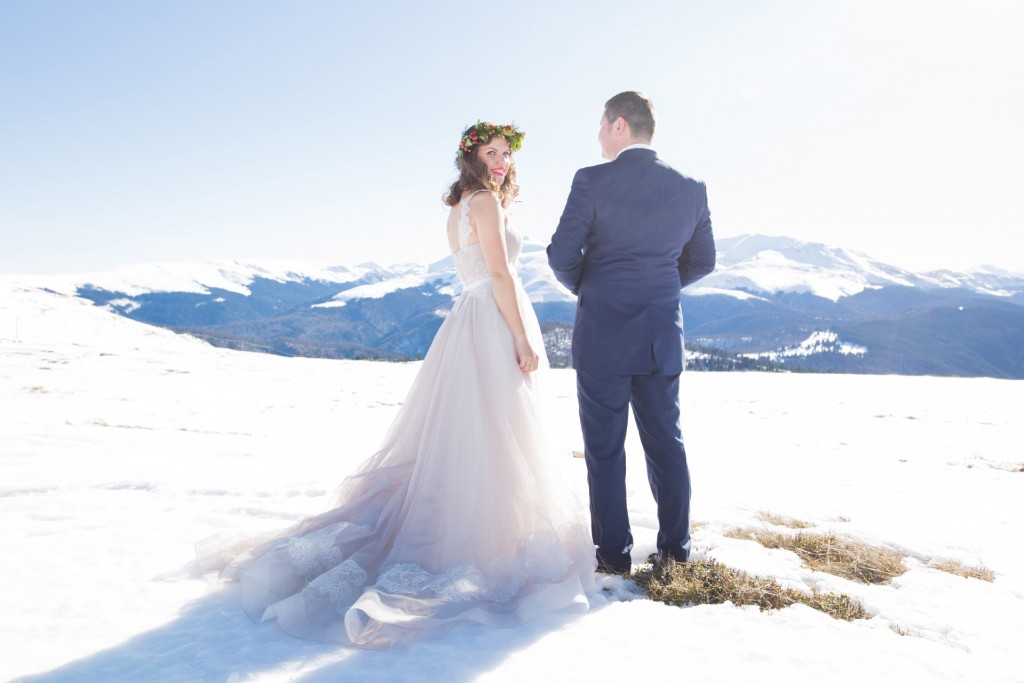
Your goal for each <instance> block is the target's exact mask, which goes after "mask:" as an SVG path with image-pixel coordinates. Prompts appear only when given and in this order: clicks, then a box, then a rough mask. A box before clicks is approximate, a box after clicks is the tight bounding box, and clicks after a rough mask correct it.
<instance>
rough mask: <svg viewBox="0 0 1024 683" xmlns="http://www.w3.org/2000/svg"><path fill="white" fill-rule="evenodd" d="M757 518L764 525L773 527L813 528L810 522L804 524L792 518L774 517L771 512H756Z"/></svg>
mask: <svg viewBox="0 0 1024 683" xmlns="http://www.w3.org/2000/svg"><path fill="white" fill-rule="evenodd" d="M757 518H758V519H759V520H761V521H762V522H764V523H765V524H774V525H775V526H784V527H788V528H790V529H809V528H810V527H812V526H814V525H813V524H811V523H810V522H805V521H803V520H801V519H794V518H792V517H784V516H782V515H776V514H775V513H772V512H763V511H762V512H758V513H757Z"/></svg>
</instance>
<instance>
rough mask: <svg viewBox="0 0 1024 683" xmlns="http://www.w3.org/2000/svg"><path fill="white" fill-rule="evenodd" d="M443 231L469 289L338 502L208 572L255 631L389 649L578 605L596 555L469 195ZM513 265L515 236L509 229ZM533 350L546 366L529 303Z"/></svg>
mask: <svg viewBox="0 0 1024 683" xmlns="http://www.w3.org/2000/svg"><path fill="white" fill-rule="evenodd" d="M458 209H459V211H458V214H454V213H453V220H451V221H450V224H449V237H450V241H451V242H452V246H453V249H454V248H455V247H457V249H454V251H453V259H454V262H455V267H456V271H457V273H458V276H459V279H460V281H461V283H462V287H463V291H462V294H461V296H459V298H458V299H457V300H456V302H455V304H454V306H453V307H452V309H451V312H450V313H449V314H448V315H447V317H446V319H445V320H444V322H443V324H442V325H441V327H440V329H439V330H438V332H437V335H436V336H435V338H434V341H433V343H432V344H431V346H430V349H429V351H428V352H427V355H426V357H425V358H424V360H423V365H422V367H421V369H420V371H419V373H418V375H417V377H416V379H415V381H414V382H413V384H412V387H411V388H410V390H409V393H408V396H407V397H406V399H405V402H404V403H403V405H402V407H401V409H400V410H399V412H398V415H397V416H396V418H395V420H394V422H393V424H392V425H391V427H390V429H389V430H388V432H387V434H386V436H385V438H384V441H383V443H382V445H381V448H380V450H379V451H378V452H377V453H376V454H375V455H373V456H372V457H371V458H370V459H369V460H367V461H366V462H365V463H364V464H363V465H362V466H361V467H360V469H359V470H358V471H357V472H356V473H355V474H354V475H352V476H351V477H349V478H348V479H346V480H345V481H344V482H343V483H342V485H341V486H340V487H339V489H338V493H337V496H336V499H335V501H334V506H333V507H332V509H330V510H328V511H327V512H323V513H321V514H318V515H316V516H313V517H310V518H307V519H304V520H303V521H301V522H299V523H298V524H296V525H295V526H293V527H291V528H290V529H288V530H287V531H285V532H283V533H281V534H278V535H277V536H275V537H273V538H271V539H270V540H268V541H265V542H263V543H261V544H259V545H257V546H256V547H254V548H252V549H250V550H248V551H246V552H244V553H242V554H241V555H239V556H237V557H234V558H233V559H231V556H230V555H225V553H224V552H223V549H220V550H221V552H220V553H219V555H218V554H217V553H214V552H212V551H207V550H205V549H204V548H202V547H200V548H199V558H200V565H201V566H202V567H203V569H204V571H205V570H210V569H219V568H223V571H222V572H221V575H222V576H223V577H225V578H228V579H233V580H238V581H240V582H241V587H242V591H241V592H242V603H243V609H244V610H245V611H246V613H248V614H249V616H250V617H252V618H253V619H254V620H262V619H271V618H276V620H277V623H278V625H279V626H280V627H281V628H282V629H283V630H285V631H286V632H288V633H290V634H292V635H295V636H298V637H302V638H313V639H318V640H329V641H336V642H342V643H349V644H353V645H358V646H364V647H388V646H390V645H393V644H395V643H397V642H401V641H404V640H408V639H410V638H412V637H414V636H416V635H418V634H421V633H422V632H424V631H425V630H429V629H435V628H439V627H447V626H451V625H454V624H457V623H459V622H463V621H473V622H479V623H483V624H488V625H492V626H514V625H517V624H520V623H522V622H524V621H526V620H528V619H531V618H533V617H535V616H537V615H539V614H542V613H546V612H551V611H555V610H563V609H577V610H586V609H587V606H588V602H587V598H586V592H587V591H589V590H593V580H594V578H593V569H594V560H593V544H592V543H591V540H590V534H589V532H588V530H587V527H586V526H585V523H584V521H583V519H584V518H583V511H582V507H581V506H580V504H579V502H578V501H577V500H576V499H575V498H574V496H573V495H572V494H571V493H570V492H569V491H568V490H566V489H565V488H563V485H562V483H561V480H560V478H559V476H558V473H557V471H555V469H554V466H553V463H552V462H550V459H551V457H552V456H551V453H550V452H549V450H548V446H547V443H546V442H545V439H544V436H543V432H542V427H541V423H540V418H539V415H538V407H537V403H536V396H535V391H536V389H535V387H534V386H533V382H534V378H533V376H532V375H529V374H524V373H523V372H522V371H520V370H519V368H518V366H517V365H516V362H515V349H514V345H513V340H512V335H511V333H510V331H509V328H508V325H507V324H506V323H505V320H504V318H503V317H502V315H501V313H500V312H499V310H498V306H497V303H496V301H495V298H494V292H493V291H492V289H491V278H490V275H489V273H488V270H487V266H486V264H485V262H484V258H483V253H482V250H481V247H480V245H479V244H478V243H474V244H470V243H469V238H470V235H471V228H470V223H469V215H468V214H469V196H466V197H464V198H463V200H462V202H461V203H460V205H459V207H458ZM504 230H505V243H506V247H507V251H508V262H509V267H510V269H511V270H512V272H513V273H515V270H514V266H515V264H516V261H517V260H518V257H519V253H520V251H521V249H522V239H521V238H520V237H519V235H518V234H517V233H516V232H514V231H513V230H512V229H511V228H510V227H508V225H507V223H506V226H505V228H504ZM513 279H514V280H515V281H516V290H517V293H518V297H517V298H518V300H519V302H520V309H521V313H522V316H523V320H524V322H525V323H526V327H527V332H528V336H529V339H530V343H531V345H532V346H533V348H534V350H536V351H537V352H538V354H539V355H540V356H541V357H542V365H545V364H546V359H543V357H544V346H543V341H542V339H541V335H540V328H539V326H538V324H537V318H536V316H535V314H534V312H533V308H532V307H531V306H530V304H529V300H528V299H527V297H526V293H525V291H524V290H523V288H522V285H521V284H520V283H519V280H518V277H515V278H513Z"/></svg>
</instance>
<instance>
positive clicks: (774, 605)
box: [632, 560, 870, 621]
mask: <svg viewBox="0 0 1024 683" xmlns="http://www.w3.org/2000/svg"><path fill="white" fill-rule="evenodd" d="M632 578H633V580H634V581H635V582H636V584H637V585H638V586H640V587H641V588H643V589H644V591H645V592H646V593H647V595H648V596H649V597H650V598H651V599H652V600H657V601H658V602H663V603H665V604H666V605H677V606H684V605H718V604H721V603H724V602H731V603H733V604H734V605H757V606H758V607H760V608H761V610H762V611H764V610H771V609H782V608H783V607H789V606H790V605H794V604H796V603H801V604H804V605H807V606H808V607H812V608H814V609H816V610H819V611H821V612H824V613H825V614H828V615H829V616H830V617H833V618H835V619H843V620H846V621H851V620H853V619H870V615H868V613H867V612H866V611H865V610H864V606H863V605H862V604H861V603H860V602H858V601H857V600H855V599H853V598H851V597H849V596H848V595H845V594H842V595H840V594H837V593H822V592H820V591H814V592H813V593H810V594H807V593H802V592H800V591H797V590H793V589H792V588H783V587H782V586H780V585H779V582H778V581H776V580H775V579H774V578H772V577H764V576H750V575H749V574H747V573H746V572H744V571H740V570H739V569H734V568H732V567H729V566H727V565H724V564H722V563H721V562H718V561H716V560H704V561H695V562H682V563H679V562H672V561H669V562H666V563H664V564H662V565H660V566H655V567H650V566H648V567H641V568H640V569H639V570H637V572H636V573H635V574H633V577H632Z"/></svg>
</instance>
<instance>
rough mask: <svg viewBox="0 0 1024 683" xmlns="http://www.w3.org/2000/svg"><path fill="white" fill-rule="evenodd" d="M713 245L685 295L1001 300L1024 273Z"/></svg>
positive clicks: (777, 246)
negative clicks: (704, 270) (922, 292)
mask: <svg viewBox="0 0 1024 683" xmlns="http://www.w3.org/2000/svg"><path fill="white" fill-rule="evenodd" d="M716 246H717V247H718V264H717V266H716V268H715V272H713V273H712V274H711V275H709V276H707V277H706V278H704V279H703V280H701V281H700V282H699V283H697V284H696V285H695V286H694V288H693V289H692V290H688V293H691V294H699V293H706V292H707V290H712V291H714V292H723V291H741V292H754V293H756V292H761V293H768V294H777V293H808V294H813V295H815V296H818V297H821V298H824V299H829V300H831V301H838V300H839V299H841V298H843V297H848V296H853V295H855V294H859V293H860V292H863V291H864V290H865V289H880V288H883V287H917V288H922V289H940V288H962V289H965V290H968V291H973V292H977V293H979V294H986V295H991V296H1001V297H1011V296H1013V295H1015V294H1017V295H1019V294H1020V293H1021V292H1024V273H1018V274H1013V273H1010V272H1007V271H1001V270H998V269H994V268H990V269H986V270H982V271H976V272H964V273H956V272H953V271H935V272H926V273H914V272H911V271H909V270H905V269H903V268H899V267H896V266H893V265H889V264H887V263H882V262H880V261H876V260H875V259H872V258H871V257H870V256H867V255H865V254H861V253H859V252H856V251H850V250H848V249H842V248H840V247H830V246H827V245H824V244H818V243H815V242H801V241H799V240H795V239H792V238H790V237H768V236H765V235H742V236H740V237H729V238H725V239H720V240H717V245H716Z"/></svg>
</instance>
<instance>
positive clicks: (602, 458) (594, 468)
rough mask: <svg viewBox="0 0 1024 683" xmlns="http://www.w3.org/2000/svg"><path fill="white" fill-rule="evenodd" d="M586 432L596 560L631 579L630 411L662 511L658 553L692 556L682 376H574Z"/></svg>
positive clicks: (654, 492)
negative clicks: (628, 574) (681, 411)
mask: <svg viewBox="0 0 1024 683" xmlns="http://www.w3.org/2000/svg"><path fill="white" fill-rule="evenodd" d="M576 389H577V392H578V395H579V404H580V424H581V425H582V427H583V446H584V455H585V456H586V462H587V481H588V483H589V486H590V519H591V532H592V534H593V537H594V543H595V544H596V545H597V561H598V562H599V563H601V564H604V565H605V566H607V567H609V568H612V569H615V570H618V571H626V572H628V571H629V570H630V567H631V557H630V551H631V550H632V548H633V534H632V532H631V531H630V526H629V515H628V512H627V507H626V449H625V441H626V425H627V424H628V413H627V411H628V410H629V407H630V406H632V408H633V417H634V419H635V421H636V425H637V428H638V430H639V432H640V442H641V443H642V444H643V448H644V454H645V456H646V459H647V478H648V481H649V482H650V484H651V492H652V493H653V494H654V500H655V501H656V502H657V504H658V550H659V551H660V552H661V553H662V554H663V555H664V556H671V557H673V558H674V559H676V560H678V561H686V560H687V559H688V558H689V555H690V471H689V468H688V467H687V465H686V449H685V448H684V447H683V437H682V433H681V431H680V428H679V373H675V374H670V375H602V374H596V373H591V372H581V371H579V370H577V371H576Z"/></svg>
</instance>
